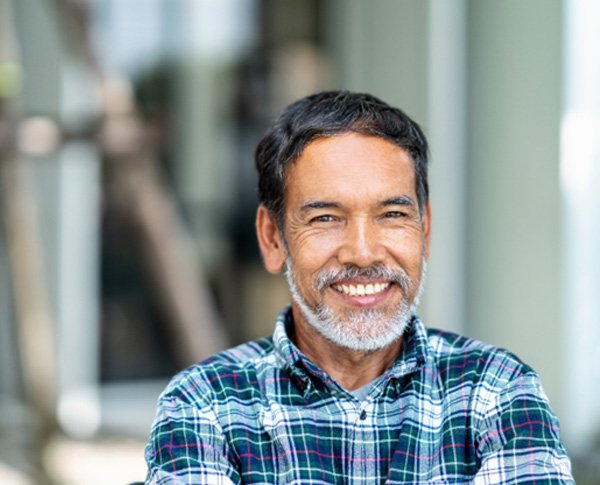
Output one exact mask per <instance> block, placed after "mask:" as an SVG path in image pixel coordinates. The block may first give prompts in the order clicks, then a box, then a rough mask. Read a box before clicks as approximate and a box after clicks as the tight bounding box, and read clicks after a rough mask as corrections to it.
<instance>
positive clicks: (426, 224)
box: [422, 199, 431, 259]
mask: <svg viewBox="0 0 600 485" xmlns="http://www.w3.org/2000/svg"><path fill="white" fill-rule="evenodd" d="M422 224H423V239H424V241H423V243H424V245H425V258H426V259H429V254H430V246H431V202H430V201H429V199H428V200H427V203H426V204H425V209H424V210H423V221H422Z"/></svg>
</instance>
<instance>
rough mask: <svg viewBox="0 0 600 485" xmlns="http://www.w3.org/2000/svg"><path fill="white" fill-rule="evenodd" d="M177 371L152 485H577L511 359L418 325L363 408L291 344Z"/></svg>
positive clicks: (283, 322) (160, 428)
mask: <svg viewBox="0 0 600 485" xmlns="http://www.w3.org/2000/svg"><path fill="white" fill-rule="evenodd" d="M292 324H293V322H292V317H291V311H290V310H289V308H288V309H286V310H285V311H283V312H282V313H281V314H280V316H279V317H278V319H277V322H276V325H275V331H274V333H273V337H272V338H264V339H260V340H256V341H253V342H249V343H246V344H243V345H241V346H239V347H237V348H234V349H231V350H227V351H225V352H222V353H220V354H218V355H216V356H214V357H212V358H210V359H208V360H207V361H205V362H202V363H199V364H197V365H194V366H192V367H190V368H189V369H187V370H185V371H183V372H181V373H180V374H178V375H177V376H176V377H175V378H174V379H173V380H172V381H171V383H170V384H169V386H168V387H167V388H166V389H165V391H164V392H163V394H162V395H161V397H160V399H159V405H158V412H157V416H156V420H155V422H154V425H153V427H152V431H151V436H150V440H149V442H148V445H147V448H146V461H147V463H148V476H147V479H146V483H150V484H231V483H235V484H238V483H248V484H286V485H287V484H302V485H306V484H315V485H316V484H374V483H388V484H400V483H411V484H414V483H421V484H425V483H435V484H450V483H453V484H456V483H474V484H527V483H532V484H533V483H535V484H538V485H541V484H558V483H574V481H573V478H572V476H571V471H570V461H569V459H568V457H567V455H566V453H565V450H564V448H563V446H562V444H561V442H560V437H559V428H558V422H557V419H556V417H555V416H554V414H553V412H552V411H551V409H550V406H549V404H548V400H547V398H546V396H545V394H544V391H543V390H542V387H541V385H540V381H539V378H538V376H537V374H536V373H535V372H534V371H533V370H532V369H531V368H530V367H528V366H527V365H525V364H524V363H522V362H521V361H520V360H518V359H517V358H516V357H515V356H513V355H512V354H510V353H508V352H506V351H503V350H500V349H497V348H495V347H492V346H488V345H484V344H482V343H480V342H477V341H474V340H470V339H467V338H464V337H461V336H458V335H455V334H452V333H449V332H442V331H439V330H431V329H429V330H427V329H426V328H425V327H424V326H423V324H422V323H421V321H420V320H419V319H418V318H417V317H414V318H413V320H412V322H411V324H410V326H409V328H408V330H407V332H406V334H405V337H404V345H403V350H402V353H401V355H400V356H399V357H398V359H397V360H396V362H395V363H394V365H393V366H392V367H390V368H389V369H388V370H387V371H386V372H385V373H384V374H383V375H382V376H380V377H379V378H378V379H377V380H376V381H375V383H374V385H373V387H372V388H371V390H370V392H369V394H368V395H367V397H366V398H365V399H364V400H362V401H359V400H357V399H356V398H354V397H353V396H352V395H351V394H350V393H349V392H347V391H346V390H345V389H343V388H342V387H341V386H340V385H339V384H338V383H337V382H335V381H334V380H332V379H331V378H330V377H329V376H328V375H327V374H326V373H325V372H324V371H323V370H321V369H320V368H319V367H317V366H316V365H315V364H314V363H312V362H311V361H310V360H308V359H307V358H306V357H305V356H304V355H303V354H302V353H301V352H300V351H299V350H298V348H297V347H296V346H295V345H294V344H293V342H292V341H291V340H290V339H289V338H288V336H287V331H286V329H287V328H289V326H290V325H292Z"/></svg>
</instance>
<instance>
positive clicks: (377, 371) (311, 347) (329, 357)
mask: <svg viewBox="0 0 600 485" xmlns="http://www.w3.org/2000/svg"><path fill="white" fill-rule="evenodd" d="M292 311H293V316H294V334H293V336H292V339H293V341H294V343H295V344H296V346H297V347H298V348H299V349H300V351H301V352H302V353H303V354H304V355H306V356H307V357H308V358H309V359H310V360H311V361H312V362H314V363H315V364H317V365H318V366H319V367H320V368H321V369H323V370H324V371H325V372H327V374H329V375H330V376H331V377H332V378H333V379H334V380H335V381H337V382H338V383H339V384H340V385H341V386H342V387H343V388H344V389H346V390H348V391H353V390H354V389H358V388H359V387H362V386H364V385H366V384H368V383H369V382H371V381H373V380H375V379H376V378H377V377H379V376H380V375H381V374H383V373H384V372H385V371H386V370H387V369H388V368H389V367H390V366H391V365H392V364H393V363H394V361H395V360H396V358H397V357H398V355H399V354H400V350H401V348H402V338H400V339H398V340H396V341H394V342H392V343H391V344H390V345H388V346H387V347H384V348H382V349H378V350H374V351H368V352H366V351H359V350H351V349H348V348H344V347H339V346H337V345H336V344H334V343H333V342H331V341H329V340H327V339H326V338H324V337H323V336H322V335H321V334H320V333H318V332H317V331H316V330H315V329H314V328H313V327H312V326H311V325H310V324H308V323H307V322H306V321H305V319H304V317H303V316H302V314H301V313H300V310H299V309H298V308H297V307H296V305H293V309H292Z"/></svg>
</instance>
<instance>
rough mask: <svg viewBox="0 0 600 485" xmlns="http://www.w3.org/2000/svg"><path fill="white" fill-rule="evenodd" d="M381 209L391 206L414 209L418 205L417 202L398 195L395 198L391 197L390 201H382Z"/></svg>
mask: <svg viewBox="0 0 600 485" xmlns="http://www.w3.org/2000/svg"><path fill="white" fill-rule="evenodd" d="M379 205H380V206H381V207H387V206H390V205H406V206H411V207H414V206H415V205H416V203H415V201H414V200H413V199H412V198H411V197H408V196H406V195H398V196H395V197H390V198H389V199H385V200H384V201H381V202H380V204H379Z"/></svg>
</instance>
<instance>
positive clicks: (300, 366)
mask: <svg viewBox="0 0 600 485" xmlns="http://www.w3.org/2000/svg"><path fill="white" fill-rule="evenodd" d="M293 324H294V323H293V317H292V310H291V307H289V306H288V307H286V308H285V309H283V310H282V311H281V313H280V314H279V316H278V317H277V320H276V322H275V330H274V332H273V343H274V346H275V353H276V355H277V357H278V359H279V361H280V365H281V367H286V368H288V369H289V370H290V372H291V373H292V375H294V376H296V377H300V378H301V379H302V377H303V376H302V374H304V372H303V370H304V369H305V370H308V371H310V372H311V374H313V375H314V376H315V377H317V378H319V379H321V380H322V379H323V377H324V376H323V375H322V371H320V369H318V367H317V366H316V365H315V364H314V363H312V362H311V361H310V360H309V359H308V358H307V357H306V356H305V355H304V354H302V352H301V351H300V349H298V347H296V345H295V344H294V343H293V342H292V341H291V339H290V338H289V336H288V335H289V330H290V329H291V328H292V326H293ZM427 356H428V342H427V330H426V329H425V326H424V325H423V323H422V322H421V320H420V319H419V317H418V316H416V315H415V316H413V318H412V320H411V322H410V323H409V325H408V327H407V329H406V330H405V332H404V342H403V345H402V351H401V352H400V355H399V356H398V358H397V359H396V361H395V362H394V364H393V365H392V366H391V367H390V368H389V369H388V370H387V371H386V372H385V374H384V375H385V376H386V377H387V379H386V380H388V379H398V378H401V377H403V376H406V375H408V374H411V373H413V372H415V371H417V370H418V369H420V368H421V367H423V366H424V365H425V363H426V361H427ZM304 378H305V376H304ZM303 380H304V379H303Z"/></svg>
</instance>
